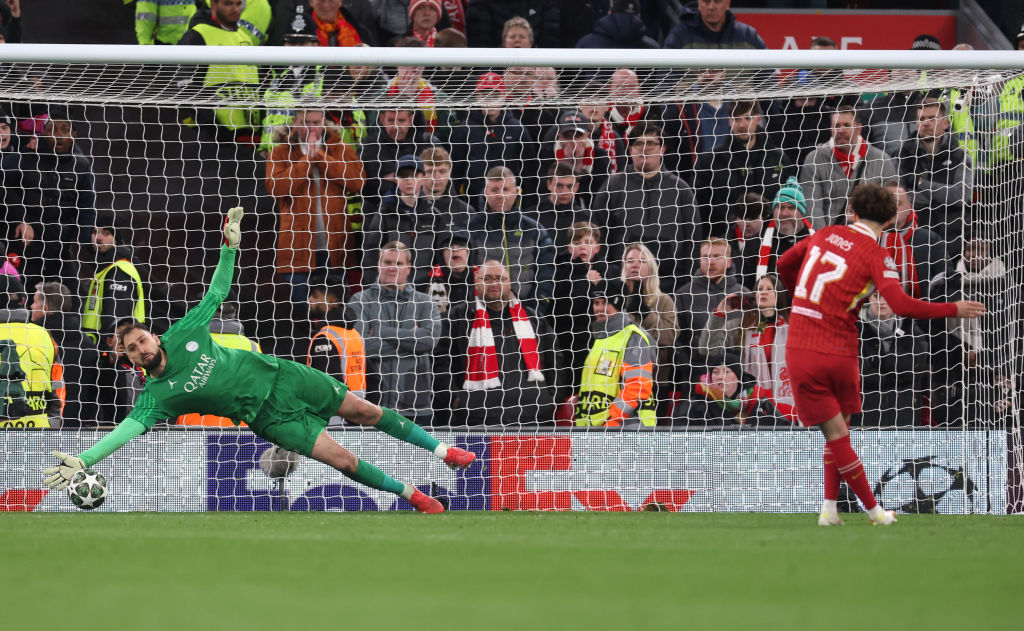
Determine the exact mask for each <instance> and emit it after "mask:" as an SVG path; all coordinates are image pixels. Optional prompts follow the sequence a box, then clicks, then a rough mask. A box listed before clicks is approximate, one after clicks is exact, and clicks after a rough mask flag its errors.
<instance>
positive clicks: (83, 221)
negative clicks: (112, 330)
mask: <svg viewBox="0 0 1024 631" xmlns="http://www.w3.org/2000/svg"><path fill="white" fill-rule="evenodd" d="M76 127H77V123H73V122H72V120H71V115H70V114H69V113H68V111H67V110H66V109H64V108H61V107H57V106H51V107H50V108H49V117H48V118H47V119H46V123H45V124H44V126H43V138H42V142H41V143H40V145H39V151H38V152H23V153H18V154H9V155H10V160H9V161H7V160H5V164H4V167H5V181H4V184H5V186H6V188H7V195H6V203H7V223H8V225H9V226H14V234H13V235H11V236H12V237H14V239H11V241H12V243H16V240H17V241H21V242H22V244H23V251H22V253H23V255H24V258H25V268H24V274H25V277H26V285H28V286H29V289H30V290H34V287H35V284H36V282H38V281H39V280H40V278H43V277H45V278H48V279H61V280H62V282H65V284H67V285H69V286H70V287H74V288H76V291H77V286H78V261H79V260H80V259H81V256H80V254H79V249H80V246H81V245H84V244H86V243H88V242H89V236H90V233H91V231H92V228H93V226H94V225H95V222H96V190H95V177H94V176H93V173H92V161H91V160H90V159H89V158H87V157H86V156H85V154H84V153H82V150H81V149H80V148H79V146H78V144H77V143H76V142H75V141H76V139H77V138H78V131H77V129H76ZM15 247H17V245H16V246H15Z"/></svg>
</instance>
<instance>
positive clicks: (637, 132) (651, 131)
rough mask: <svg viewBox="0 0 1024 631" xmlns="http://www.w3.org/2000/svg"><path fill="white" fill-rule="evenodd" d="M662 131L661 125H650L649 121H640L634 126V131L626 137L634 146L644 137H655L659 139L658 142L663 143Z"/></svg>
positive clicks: (631, 130) (630, 131)
mask: <svg viewBox="0 0 1024 631" xmlns="http://www.w3.org/2000/svg"><path fill="white" fill-rule="evenodd" d="M662 133H663V132H662V129H661V127H660V126H659V125H655V124H654V123H649V122H647V121H640V122H639V123H637V124H636V125H634V126H633V129H630V130H629V133H627V134H626V137H627V138H628V139H629V144H630V145H632V144H633V143H634V142H635V141H636V140H637V139H639V138H642V137H644V136H654V137H655V138H657V139H658V142H661V141H662Z"/></svg>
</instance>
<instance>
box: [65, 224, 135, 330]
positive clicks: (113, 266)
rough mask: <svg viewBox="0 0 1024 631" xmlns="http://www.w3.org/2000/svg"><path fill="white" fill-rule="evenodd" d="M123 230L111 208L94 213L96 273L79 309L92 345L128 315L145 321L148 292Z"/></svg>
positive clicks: (82, 326) (93, 232)
mask: <svg viewBox="0 0 1024 631" xmlns="http://www.w3.org/2000/svg"><path fill="white" fill-rule="evenodd" d="M125 232H126V231H125V229H124V227H123V226H121V225H120V222H118V220H117V217H116V216H115V215H114V213H113V211H110V210H100V211H98V212H97V213H96V228H95V229H94V230H93V231H92V247H93V249H94V250H95V253H96V259H95V261H96V268H95V270H96V272H95V275H94V276H93V279H92V282H90V283H89V292H88V294H87V296H86V299H85V305H84V307H83V310H82V319H81V328H82V330H83V331H84V332H85V334H86V335H87V336H88V337H89V338H91V339H92V343H93V348H96V347H98V346H99V345H100V344H101V342H102V341H103V340H102V338H103V332H104V331H110V330H111V329H113V327H114V324H115V323H116V322H117V321H118V320H121V319H122V318H127V317H129V316H131V317H133V318H135V319H136V320H138V321H139V322H145V321H146V316H147V313H146V301H145V296H146V295H147V294H148V293H149V292H147V291H146V289H145V287H144V286H143V284H142V276H141V275H140V274H139V270H138V268H136V267H135V265H134V264H133V263H132V254H133V252H132V247H131V245H130V244H126V243H125V242H124V240H123V239H122V238H121V235H123V234H124V233H125Z"/></svg>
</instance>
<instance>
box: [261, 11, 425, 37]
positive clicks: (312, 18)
mask: <svg viewBox="0 0 1024 631" xmlns="http://www.w3.org/2000/svg"><path fill="white" fill-rule="evenodd" d="M402 13H403V14H402V18H403V28H402V31H401V32H404V31H405V25H404V18H405V11H404V9H403V12H402ZM376 22H377V16H376V11H375V10H374V7H373V3H372V2H369V1H368V0H344V1H343V0H308V4H307V2H306V0H277V4H276V6H275V11H274V26H273V30H274V34H273V36H272V37H271V39H270V42H271V44H274V45H280V44H281V43H282V41H283V39H284V35H285V34H286V33H289V32H292V31H294V30H296V29H301V30H302V31H303V32H304V33H308V34H310V35H312V36H314V37H316V40H317V43H318V44H319V45H320V46H356V45H358V44H369V45H370V46H376V45H377V43H378V36H377V26H376Z"/></svg>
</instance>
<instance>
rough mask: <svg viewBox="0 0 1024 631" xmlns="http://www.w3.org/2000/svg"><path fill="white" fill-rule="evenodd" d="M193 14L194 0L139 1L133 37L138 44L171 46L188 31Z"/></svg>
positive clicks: (136, 8) (136, 6) (194, 10)
mask: <svg viewBox="0 0 1024 631" xmlns="http://www.w3.org/2000/svg"><path fill="white" fill-rule="evenodd" d="M125 4H128V3H127V2H125ZM195 12H196V3H195V1H194V0H139V3H138V4H136V5H135V37H136V38H137V39H138V41H139V43H140V44H153V43H154V42H159V43H161V44H171V45H172V46H173V45H174V44H177V43H178V40H180V39H181V36H182V35H184V34H185V31H187V30H188V21H189V20H190V19H191V18H192V16H193V15H195Z"/></svg>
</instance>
